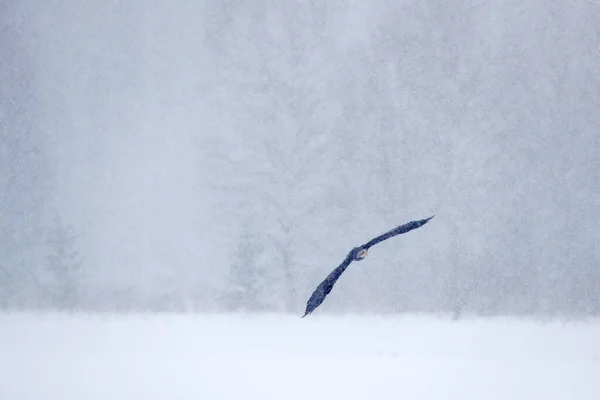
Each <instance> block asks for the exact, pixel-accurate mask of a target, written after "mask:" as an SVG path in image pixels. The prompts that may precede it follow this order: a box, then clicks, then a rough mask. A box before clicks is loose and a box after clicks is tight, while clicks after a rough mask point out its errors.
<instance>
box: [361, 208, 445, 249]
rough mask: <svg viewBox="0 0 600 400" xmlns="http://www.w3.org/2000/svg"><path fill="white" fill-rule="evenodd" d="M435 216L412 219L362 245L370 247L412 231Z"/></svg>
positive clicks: (364, 247) (365, 247) (366, 247)
mask: <svg viewBox="0 0 600 400" xmlns="http://www.w3.org/2000/svg"><path fill="white" fill-rule="evenodd" d="M433 217H435V215H432V216H431V217H429V218H426V219H421V220H419V221H410V222H407V223H406V224H404V225H400V226H397V227H396V228H394V229H392V230H391V231H389V232H386V233H384V234H383V235H379V236H377V237H376V238H374V239H371V240H370V241H369V242H367V243H365V244H363V245H362V246H361V247H362V248H363V249H369V247H372V246H375V245H376V244H377V243H380V242H383V241H384V240H386V239H389V238H391V237H394V236H397V235H401V234H403V233H406V232H409V231H412V230H413V229H417V228H419V227H421V226H423V225H425V224H426V223H427V222H428V221H429V220H430V219H431V218H433Z"/></svg>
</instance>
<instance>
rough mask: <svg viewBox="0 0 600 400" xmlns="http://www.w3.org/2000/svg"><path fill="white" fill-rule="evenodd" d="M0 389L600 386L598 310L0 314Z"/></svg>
mask: <svg viewBox="0 0 600 400" xmlns="http://www.w3.org/2000/svg"><path fill="white" fill-rule="evenodd" d="M0 399H2V400H13V399H19V400H20V399H35V400H39V399H44V400H51V399H61V400H63V399H103V400H104V399H110V400H121V399H128V400H130V399H144V400H146V399H148V400H150V399H170V400H171V399H197V400H211V399H260V400H265V399H277V400H280V399H460V400H469V399H473V400H487V399H513V400H514V399H528V400H531V399H540V400H550V399H577V400H583V399H590V400H591V399H594V400H598V399H600V321H595V322H577V323H562V322H547V323H538V322H531V321H519V320H516V319H514V320H513V319H488V320H483V319H477V320H465V321H451V320H444V319H435V318H432V317H418V316H405V317H358V316H352V317H350V316H348V317H325V316H318V315H312V316H310V317H307V318H305V319H300V318H299V317H298V316H281V315H264V316H251V315H150V314H149V315H129V316H118V315H90V316H85V315H79V316H68V315H60V314H33V313H30V314H22V313H21V314H0Z"/></svg>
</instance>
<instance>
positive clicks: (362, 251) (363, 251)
mask: <svg viewBox="0 0 600 400" xmlns="http://www.w3.org/2000/svg"><path fill="white" fill-rule="evenodd" d="M368 254H369V250H367V249H360V250H359V251H357V252H356V256H354V259H355V260H356V261H360V260H364V259H365V257H366V256H367V255H368Z"/></svg>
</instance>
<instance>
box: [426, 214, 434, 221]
mask: <svg viewBox="0 0 600 400" xmlns="http://www.w3.org/2000/svg"><path fill="white" fill-rule="evenodd" d="M433 217H435V214H434V215H432V216H431V217H429V218H426V219H425V222H427V221H429V220H430V219H432V218H433Z"/></svg>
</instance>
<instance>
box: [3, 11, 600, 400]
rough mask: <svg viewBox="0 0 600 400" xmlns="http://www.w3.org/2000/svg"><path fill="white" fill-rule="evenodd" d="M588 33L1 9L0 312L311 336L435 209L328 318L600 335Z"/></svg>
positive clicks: (579, 28)
mask: <svg viewBox="0 0 600 400" xmlns="http://www.w3.org/2000/svg"><path fill="white" fill-rule="evenodd" d="M599 26H600V3H598V2H595V1H578V2H560V1H550V0H548V1H541V0H540V1H535V0H527V1H513V0H510V1H485V2H483V1H476V0H470V1H455V2H447V1H442V0H431V1H408V0H402V1H393V0H376V1H362V2H359V1H350V2H348V1H337V0H336V1H331V2H297V1H282V2H269V1H254V2H238V1H230V0H226V1H200V2H158V1H140V0H137V1H126V2H90V1H79V2H77V1H35V0H34V1H29V2H18V1H11V0H9V1H4V2H2V5H1V6H0V27H1V31H0V32H1V35H2V36H1V37H0V40H1V41H0V46H1V47H0V52H1V53H0V79H1V84H2V90H1V91H0V118H1V120H2V126H1V127H0V129H1V131H0V193H1V195H0V196H1V197H0V218H1V225H0V256H1V258H0V305H1V306H2V307H3V308H9V309H14V308H20V309H22V308H29V309H31V308H43V309H47V308H59V309H82V310H87V311H107V310H109V311H131V310H142V311H160V310H170V311H184V310H188V311H197V312H207V311H244V310H246V311H269V312H274V311H275V312H288V313H292V314H294V315H297V314H301V313H302V312H303V308H304V305H305V302H306V300H307V299H308V297H309V296H310V293H311V292H312V290H313V289H314V288H315V287H316V285H317V284H318V283H319V282H320V281H321V280H322V279H323V278H324V277H325V276H326V274H327V273H329V271H330V270H331V269H333V268H334V267H335V266H337V265H338V264H339V262H341V260H342V259H343V258H344V257H345V255H346V253H347V252H348V250H350V248H352V247H353V246H355V245H359V244H362V243H364V242H366V241H367V240H369V239H370V238H372V237H373V236H375V235H378V234H380V233H382V232H384V231H387V230H389V229H391V228H393V227H395V226H396V225H399V224H402V223H405V222H407V221H410V220H414V219H420V218H424V217H428V216H430V215H433V214H435V215H436V217H435V218H434V219H433V220H432V221H431V222H430V223H429V224H427V225H426V226H424V227H422V228H420V229H418V230H416V231H413V232H410V233H409V234H406V235H403V236H401V237H397V238H394V239H391V240H389V241H386V242H384V243H382V244H380V245H378V246H376V247H374V248H373V249H372V250H371V252H370V255H369V257H368V258H367V259H366V260H365V261H362V262H361V263H357V264H353V265H352V266H351V267H350V268H349V269H348V270H347V271H346V273H345V274H344V276H343V277H342V278H341V279H340V281H339V282H338V283H337V285H336V287H335V289H334V291H333V292H332V294H331V295H330V296H329V297H328V299H327V300H326V302H325V303H324V304H323V305H322V306H321V308H319V310H318V313H322V314H330V313H336V314H344V313H356V312H360V313H366V314H370V313H390V312H393V313H405V312H426V313H448V312H451V313H453V314H454V315H455V317H459V316H460V315H462V314H463V313H469V314H481V315H536V316H553V315H561V316H568V317H583V316H590V315H598V314H599V313H600V300H599V298H600V250H599V249H600V247H599V246H598V242H599V241H600V235H599V231H598V225H599V222H600V220H599V217H600V157H598V154H600V136H599V134H598V132H599V131H600V113H599V112H598V110H599V109H600V96H599V95H598V93H600V70H599V67H598V66H599V65H600V51H599V48H600V28H598V27H599ZM596 368H597V367H596ZM298 386H300V383H299V384H298ZM581 398H582V397H581Z"/></svg>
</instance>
